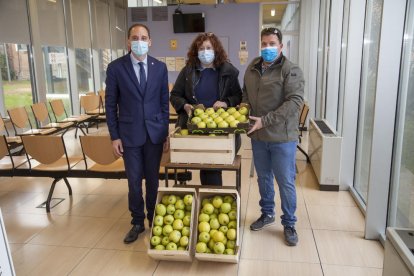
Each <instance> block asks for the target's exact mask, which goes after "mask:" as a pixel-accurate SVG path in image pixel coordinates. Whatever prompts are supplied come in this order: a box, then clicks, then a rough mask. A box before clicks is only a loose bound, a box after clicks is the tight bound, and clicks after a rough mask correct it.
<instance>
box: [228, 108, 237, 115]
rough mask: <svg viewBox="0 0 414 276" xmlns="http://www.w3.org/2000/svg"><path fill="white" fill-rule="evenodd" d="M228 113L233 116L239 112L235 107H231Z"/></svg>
mask: <svg viewBox="0 0 414 276" xmlns="http://www.w3.org/2000/svg"><path fill="white" fill-rule="evenodd" d="M226 111H227V113H229V114H230V115H231V114H233V113H234V112H236V111H237V109H236V108H235V107H229V108H228V109H227V110H226Z"/></svg>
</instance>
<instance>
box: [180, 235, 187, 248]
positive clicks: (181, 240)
mask: <svg viewBox="0 0 414 276" xmlns="http://www.w3.org/2000/svg"><path fill="white" fill-rule="evenodd" d="M188 241H189V239H188V237H187V236H182V237H181V239H180V242H179V243H180V245H181V246H182V247H184V249H185V247H186V246H187V245H188Z"/></svg>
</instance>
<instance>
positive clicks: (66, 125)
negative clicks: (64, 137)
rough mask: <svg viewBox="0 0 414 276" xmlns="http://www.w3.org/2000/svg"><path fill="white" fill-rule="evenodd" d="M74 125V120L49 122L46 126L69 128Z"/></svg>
mask: <svg viewBox="0 0 414 276" xmlns="http://www.w3.org/2000/svg"><path fill="white" fill-rule="evenodd" d="M73 125H74V122H66V123H49V124H47V125H45V126H43V127H44V128H57V129H59V128H69V127H71V126H73Z"/></svg>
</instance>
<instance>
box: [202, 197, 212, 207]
mask: <svg viewBox="0 0 414 276" xmlns="http://www.w3.org/2000/svg"><path fill="white" fill-rule="evenodd" d="M207 203H211V201H210V199H209V198H204V199H203V200H202V201H201V206H202V207H204V205H206V204H207Z"/></svg>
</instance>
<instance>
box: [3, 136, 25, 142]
mask: <svg viewBox="0 0 414 276" xmlns="http://www.w3.org/2000/svg"><path fill="white" fill-rule="evenodd" d="M6 141H7V143H8V144H11V143H18V144H21V143H22V138H20V136H9V137H6Z"/></svg>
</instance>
